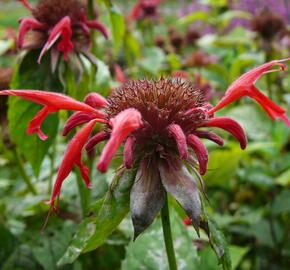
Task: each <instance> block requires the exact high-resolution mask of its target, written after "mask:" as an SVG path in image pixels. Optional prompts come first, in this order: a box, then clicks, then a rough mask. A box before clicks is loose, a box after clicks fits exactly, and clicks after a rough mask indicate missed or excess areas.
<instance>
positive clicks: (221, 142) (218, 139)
mask: <svg viewBox="0 0 290 270" xmlns="http://www.w3.org/2000/svg"><path fill="white" fill-rule="evenodd" d="M194 134H195V135H196V136H198V137H199V138H205V139H208V140H211V141H213V142H215V143H216V144H218V145H220V146H223V145H224V140H223V139H222V138H221V137H220V136H218V135H216V134H215V133H212V132H209V131H200V130H196V131H195V132H194Z"/></svg>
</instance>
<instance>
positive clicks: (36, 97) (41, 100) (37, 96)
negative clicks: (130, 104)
mask: <svg viewBox="0 0 290 270" xmlns="http://www.w3.org/2000/svg"><path fill="white" fill-rule="evenodd" d="M0 95H9V96H19V97H21V98H23V99H25V100H29V101H33V102H35V103H37V104H40V105H43V106H44V107H43V109H41V110H40V111H39V112H38V113H37V114H36V116H35V117H34V118H33V119H32V120H31V121H30V123H29V125H28V128H27V133H28V134H33V133H37V134H38V136H39V137H40V139H41V140H46V139H47V136H46V135H45V134H44V133H43V132H42V131H41V128H40V127H41V124H42V122H43V121H44V119H45V118H46V117H47V115H48V114H49V113H54V112H57V111H59V110H61V109H64V110H76V111H82V112H85V113H87V114H89V115H91V116H94V117H92V119H96V120H98V122H104V121H105V120H104V119H103V118H104V117H105V114H104V113H103V112H100V111H97V110H95V109H94V108H92V107H91V106H89V105H87V104H85V103H83V102H79V101H77V100H74V99H73V98H71V97H68V96H65V95H62V94H59V93H54V92H45V91H37V90H3V91H0ZM72 124H73V123H70V126H69V127H71V125H72ZM69 127H67V129H69Z"/></svg>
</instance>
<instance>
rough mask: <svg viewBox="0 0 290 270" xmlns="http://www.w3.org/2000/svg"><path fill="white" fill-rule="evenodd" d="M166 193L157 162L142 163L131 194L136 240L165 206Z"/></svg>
mask: <svg viewBox="0 0 290 270" xmlns="http://www.w3.org/2000/svg"><path fill="white" fill-rule="evenodd" d="M164 199H165V191H164V188H163V186H162V183H161V180H160V176H159V171H158V167H157V164H156V162H153V161H152V160H148V159H144V160H142V161H141V163H140V165H139V168H138V172H137V175H136V178H135V182H134V184H133V187H132V189H131V193H130V210H131V217H132V221H133V226H134V240H135V239H136V238H137V237H138V235H139V234H140V233H142V232H143V231H144V230H145V229H146V228H147V227H148V226H150V224H151V223H152V222H153V220H154V218H155V217H156V215H157V214H158V212H159V211H160V210H161V208H162V207H163V205H164Z"/></svg>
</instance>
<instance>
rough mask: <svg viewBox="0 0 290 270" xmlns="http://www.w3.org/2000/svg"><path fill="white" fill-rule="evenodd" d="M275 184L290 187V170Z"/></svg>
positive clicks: (278, 178) (277, 179) (280, 176)
mask: <svg viewBox="0 0 290 270" xmlns="http://www.w3.org/2000/svg"><path fill="white" fill-rule="evenodd" d="M275 182H276V183H277V184H280V185H281V186H287V187H288V186H290V169H289V170H287V171H285V172H283V173H282V174H280V175H279V176H278V177H277V178H276V180H275Z"/></svg>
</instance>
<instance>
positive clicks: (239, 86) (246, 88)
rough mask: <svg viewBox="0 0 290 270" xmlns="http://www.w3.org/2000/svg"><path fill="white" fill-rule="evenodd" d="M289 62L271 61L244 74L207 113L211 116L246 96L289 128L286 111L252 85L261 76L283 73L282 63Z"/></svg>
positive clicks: (283, 65)
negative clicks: (276, 67) (274, 67)
mask: <svg viewBox="0 0 290 270" xmlns="http://www.w3.org/2000/svg"><path fill="white" fill-rule="evenodd" d="M289 60H290V58H287V59H282V60H273V61H271V62H268V63H266V64H263V65H261V66H259V67H256V68H254V69H252V70H250V71H248V72H246V73H245V74H243V75H242V76H241V77H239V78H238V79H237V80H235V81H234V82H233V83H232V84H231V85H230V87H229V88H228V90H227V91H226V93H225V95H224V97H223V98H222V99H221V100H220V101H219V103H218V104H217V105H216V106H215V107H213V108H212V109H211V110H209V112H208V113H209V114H213V113H214V112H216V111H218V110H220V109H221V108H223V107H225V106H227V105H228V104H230V103H232V102H234V101H236V100H237V99H239V98H241V97H243V96H248V97H250V98H253V99H255V100H256V101H257V102H258V103H259V104H260V105H261V106H262V107H263V109H264V110H265V111H266V112H267V113H268V115H269V116H270V117H271V118H272V119H276V118H280V119H282V120H283V121H284V122H285V124H286V125H287V126H290V120H289V118H288V117H287V115H286V111H285V110H284V109H283V108H281V107H280V106H278V105H277V104H276V103H274V102H273V101H272V100H271V99H269V98H268V97H267V96H265V95H264V94H263V93H262V92H260V91H259V89H258V88H257V87H256V86H255V85H254V84H255V83H256V81H257V80H258V79H259V78H260V77H261V76H262V75H263V74H266V73H271V72H276V71H279V70H281V71H284V70H285V69H286V66H285V64H283V62H286V61H289ZM273 66H278V67H279V69H271V68H272V67H273Z"/></svg>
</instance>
